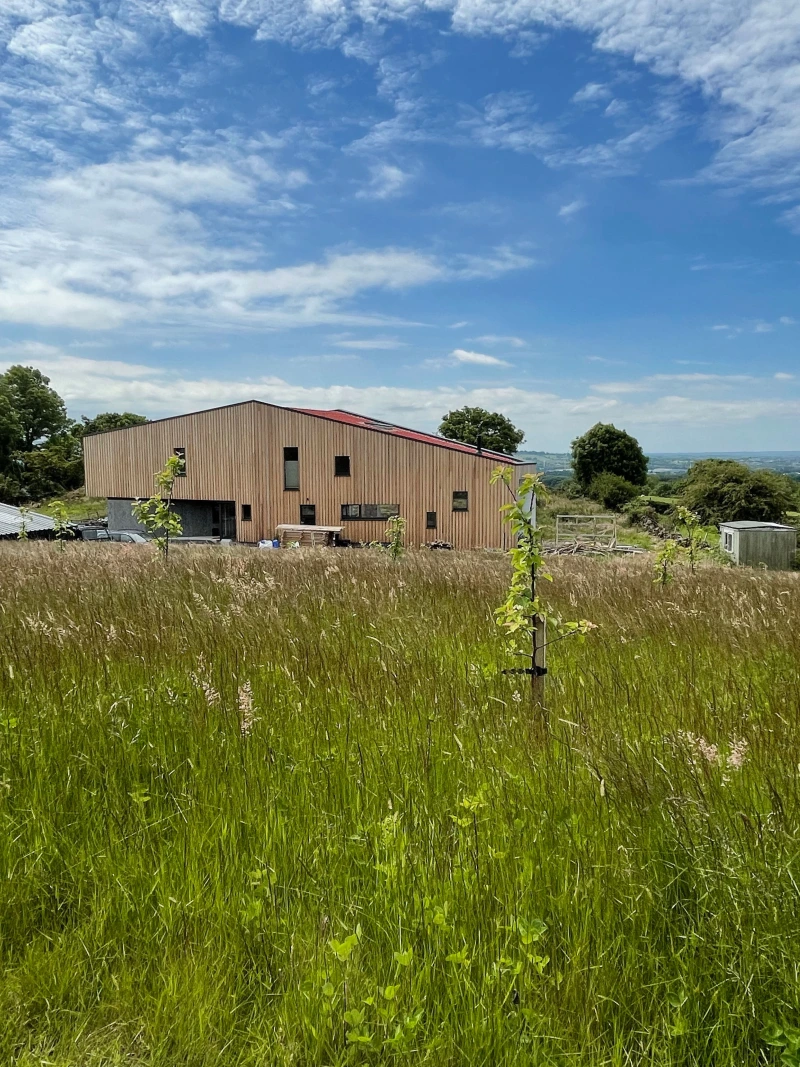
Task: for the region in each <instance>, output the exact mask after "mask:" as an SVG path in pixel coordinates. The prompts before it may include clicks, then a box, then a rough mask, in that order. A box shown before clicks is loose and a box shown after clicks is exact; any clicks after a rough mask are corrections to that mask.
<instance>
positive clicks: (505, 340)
mask: <svg viewBox="0 0 800 1067" xmlns="http://www.w3.org/2000/svg"><path fill="white" fill-rule="evenodd" d="M472 340H473V341H477V342H478V343H479V344H484V345H511V347H512V348H525V346H526V344H527V341H524V340H523V339H522V338H521V337H514V336H511V335H508V334H497V333H485V334H482V335H481V336H480V337H473V338H472Z"/></svg>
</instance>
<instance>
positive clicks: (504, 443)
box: [439, 407, 525, 456]
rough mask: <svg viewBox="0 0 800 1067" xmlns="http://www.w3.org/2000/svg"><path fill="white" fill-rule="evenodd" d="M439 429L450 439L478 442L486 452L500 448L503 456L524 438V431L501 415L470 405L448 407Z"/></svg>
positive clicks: (514, 448)
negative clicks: (453, 409) (449, 408)
mask: <svg viewBox="0 0 800 1067" xmlns="http://www.w3.org/2000/svg"><path fill="white" fill-rule="evenodd" d="M439 433H440V434H441V436H442V437H446V438H448V440H450V441H463V442H464V444H467V445H476V446H477V445H480V446H481V448H486V449H488V450H489V451H490V452H501V453H502V454H503V455H505V456H513V454H514V453H515V452H516V451H517V449H518V448H519V446H520V445H521V444H522V442H523V441H524V440H525V433H524V431H523V430H520V429H518V427H516V426H515V425H514V423H513V422H512V421H511V420H510V419H508V418H506V416H505V415H501V414H500V413H499V412H497V411H487V410H486V409H485V408H473V407H463V408H457V409H456V410H455V411H448V413H447V414H446V415H445V417H444V418H443V419H442V423H441V425H440V427H439Z"/></svg>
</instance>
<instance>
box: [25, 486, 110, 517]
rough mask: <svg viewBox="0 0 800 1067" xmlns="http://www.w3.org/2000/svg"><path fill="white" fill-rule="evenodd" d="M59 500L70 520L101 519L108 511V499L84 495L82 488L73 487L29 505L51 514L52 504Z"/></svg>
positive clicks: (36, 509)
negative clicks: (58, 494)
mask: <svg viewBox="0 0 800 1067" xmlns="http://www.w3.org/2000/svg"><path fill="white" fill-rule="evenodd" d="M59 500H60V501H61V502H62V503H63V504H64V507H65V508H66V512H67V518H68V519H69V520H70V521H72V522H83V521H85V520H86V519H103V518H105V516H106V514H107V513H108V501H107V500H106V498H105V497H104V496H86V494H85V493H84V491H83V489H73V490H70V491H69V492H67V493H62V494H61V495H60V496H55V497H52V498H50V499H48V500H43V501H41V503H39V504H33V505H31V506H32V509H33V510H34V511H39V512H41V513H42V514H43V515H52V513H53V504H54V503H56V501H59Z"/></svg>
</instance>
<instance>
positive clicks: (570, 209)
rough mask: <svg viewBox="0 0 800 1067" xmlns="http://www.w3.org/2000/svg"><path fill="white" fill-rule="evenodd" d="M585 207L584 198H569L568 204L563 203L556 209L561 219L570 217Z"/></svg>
mask: <svg viewBox="0 0 800 1067" xmlns="http://www.w3.org/2000/svg"><path fill="white" fill-rule="evenodd" d="M585 207H586V201H585V200H571V201H570V202H569V203H568V204H564V205H563V207H560V208H559V209H558V214H559V217H560V218H562V219H571V218H572V217H573V216H574V215H577V214H578V212H579V211H583V209H584V208H585Z"/></svg>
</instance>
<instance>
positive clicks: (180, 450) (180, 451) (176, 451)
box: [172, 448, 186, 478]
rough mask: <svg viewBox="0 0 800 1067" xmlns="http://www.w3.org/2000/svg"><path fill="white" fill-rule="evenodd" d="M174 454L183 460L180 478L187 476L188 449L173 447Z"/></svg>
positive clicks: (179, 473) (179, 472)
mask: <svg viewBox="0 0 800 1067" xmlns="http://www.w3.org/2000/svg"><path fill="white" fill-rule="evenodd" d="M172 451H173V452H174V454H175V455H176V456H177V457H178V459H179V460H180V461H181V469H180V470H179V471H178V477H179V478H185V477H186V449H185V448H173V450H172Z"/></svg>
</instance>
